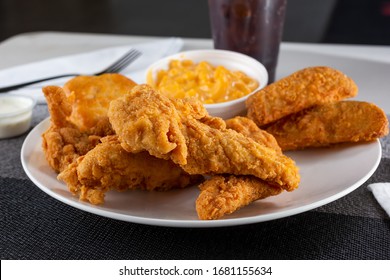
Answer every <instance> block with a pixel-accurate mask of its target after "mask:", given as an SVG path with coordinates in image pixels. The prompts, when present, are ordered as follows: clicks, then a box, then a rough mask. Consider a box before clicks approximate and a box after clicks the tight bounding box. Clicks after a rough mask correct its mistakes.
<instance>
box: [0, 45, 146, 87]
mask: <svg viewBox="0 0 390 280" xmlns="http://www.w3.org/2000/svg"><path fill="white" fill-rule="evenodd" d="M141 54H142V53H141V52H140V51H138V50H136V49H131V50H130V51H128V52H127V53H126V54H124V55H123V56H122V57H120V58H119V59H118V60H117V61H115V62H114V63H113V64H111V65H110V66H108V67H107V68H106V69H104V70H102V71H100V72H97V73H94V74H89V75H94V76H97V75H101V74H105V73H118V72H120V71H121V70H123V69H124V68H126V67H127V66H128V65H129V64H130V63H132V62H133V61H134V60H136V59H137V58H138V57H139V56H140V55H141ZM79 75H85V74H64V75H58V76H53V77H48V78H43V79H39V80H34V81H29V82H25V83H21V84H17V85H12V86H7V87H2V88H0V93H3V92H7V91H11V90H15V89H18V88H22V87H25V86H28V85H32V84H37V83H40V82H44V81H49V80H54V79H58V78H63V77H72V76H79Z"/></svg>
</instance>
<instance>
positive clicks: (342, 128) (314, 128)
mask: <svg viewBox="0 0 390 280" xmlns="http://www.w3.org/2000/svg"><path fill="white" fill-rule="evenodd" d="M265 129H266V131H267V132H269V133H271V134H272V135H273V136H274V137H275V138H276V140H277V142H278V144H279V145H280V147H281V148H282V150H283V151H287V150H298V149H304V148H308V147H322V146H329V145H331V144H336V143H344V142H365V141H372V140H375V139H377V138H379V137H382V136H385V135H387V134H388V133H389V123H388V120H387V117H386V114H385V113H384V112H383V111H382V109H380V108H378V107H377V106H376V105H374V104H371V103H367V102H361V101H343V102H337V103H333V104H327V105H321V106H316V107H313V108H310V109H307V110H304V111H302V112H299V113H296V114H294V115H291V116H287V117H285V118H283V119H281V120H278V121H276V122H274V123H272V124H270V125H269V126H268V127H266V128H265Z"/></svg>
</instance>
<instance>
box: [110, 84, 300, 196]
mask: <svg viewBox="0 0 390 280" xmlns="http://www.w3.org/2000/svg"><path fill="white" fill-rule="evenodd" d="M199 103H200V101H197V100H192V101H191V102H188V100H187V101H186V100H181V99H170V98H168V97H166V96H163V95H161V94H159V93H158V92H156V91H155V90H153V89H152V88H151V87H150V86H148V85H140V86H136V87H134V88H133V90H132V91H131V93H130V94H128V95H126V96H124V97H121V98H118V99H116V100H114V101H112V102H111V105H110V109H109V111H108V116H109V119H110V122H111V124H112V127H113V129H114V130H115V131H116V133H117V135H118V136H119V140H120V142H121V143H122V146H123V148H124V149H125V150H127V151H129V152H140V151H148V152H149V153H150V154H151V155H153V156H156V157H158V158H163V159H171V160H172V161H173V162H175V163H176V164H179V165H180V166H181V167H182V168H183V169H184V170H185V171H186V172H188V173H189V174H208V175H214V174H235V175H253V176H256V177H258V178H260V179H263V180H266V181H269V182H272V183H273V184H277V185H279V186H280V187H282V188H284V189H286V190H288V191H292V190H294V189H296V188H297V187H298V184H299V180H300V177H299V173H298V168H297V166H296V165H295V162H294V161H293V160H292V159H290V158H288V157H287V156H284V155H282V154H281V153H279V152H276V151H275V150H273V149H270V148H268V147H265V146H264V145H262V144H259V143H257V142H256V141H254V140H253V139H250V138H248V137H245V136H244V135H242V134H241V133H238V132H236V131H233V130H231V129H226V128H223V125H221V126H220V127H219V128H216V127H218V125H216V123H219V122H223V121H222V120H221V121H218V120H219V119H218V118H212V117H210V116H209V115H208V114H207V111H206V110H204V108H203V106H202V105H200V104H199ZM210 123H212V124H213V125H209V124H210Z"/></svg>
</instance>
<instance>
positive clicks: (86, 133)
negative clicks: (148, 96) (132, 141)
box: [42, 74, 135, 172]
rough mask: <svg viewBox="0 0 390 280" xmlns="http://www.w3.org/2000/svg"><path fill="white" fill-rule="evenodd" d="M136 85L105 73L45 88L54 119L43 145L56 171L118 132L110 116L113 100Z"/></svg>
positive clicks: (122, 77)
mask: <svg viewBox="0 0 390 280" xmlns="http://www.w3.org/2000/svg"><path fill="white" fill-rule="evenodd" d="M134 85H135V83H134V82H133V81H131V80H129V79H128V78H126V77H124V76H122V75H120V74H104V75H100V76H78V77H76V78H73V79H71V80H69V81H68V82H67V83H66V84H65V86H64V88H61V87H58V86H48V87H44V88H43V89H42V90H43V93H44V95H45V98H46V100H47V104H48V109H49V113H50V120H51V121H50V127H49V129H48V130H47V131H46V132H45V133H43V135H42V148H43V151H44V154H45V157H46V160H47V161H48V163H49V165H50V166H51V167H52V168H53V169H54V170H55V171H56V172H60V171H62V170H63V169H65V168H66V167H67V166H68V165H69V164H70V163H72V162H73V161H74V160H75V159H77V158H78V157H79V156H81V155H84V154H86V153H87V152H88V151H89V150H91V149H92V148H94V147H95V146H96V145H97V144H98V143H99V139H100V138H101V137H103V136H106V135H111V134H114V131H113V130H112V128H111V124H110V123H109V121H108V117H107V110H108V106H109V102H111V101H112V100H113V99H115V98H117V97H119V96H121V95H124V94H125V93H127V92H128V91H129V90H130V89H131V88H132V87H133V86H134Z"/></svg>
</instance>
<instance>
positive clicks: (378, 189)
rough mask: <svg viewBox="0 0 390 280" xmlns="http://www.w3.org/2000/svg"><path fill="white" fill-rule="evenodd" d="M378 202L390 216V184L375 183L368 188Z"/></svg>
mask: <svg viewBox="0 0 390 280" xmlns="http://www.w3.org/2000/svg"><path fill="white" fill-rule="evenodd" d="M367 188H368V189H369V190H370V191H372V194H373V195H374V197H375V198H376V200H377V201H378V203H379V205H380V206H382V208H383V209H384V210H385V211H386V213H387V215H389V216H390V183H375V184H370V185H368V187H367Z"/></svg>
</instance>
